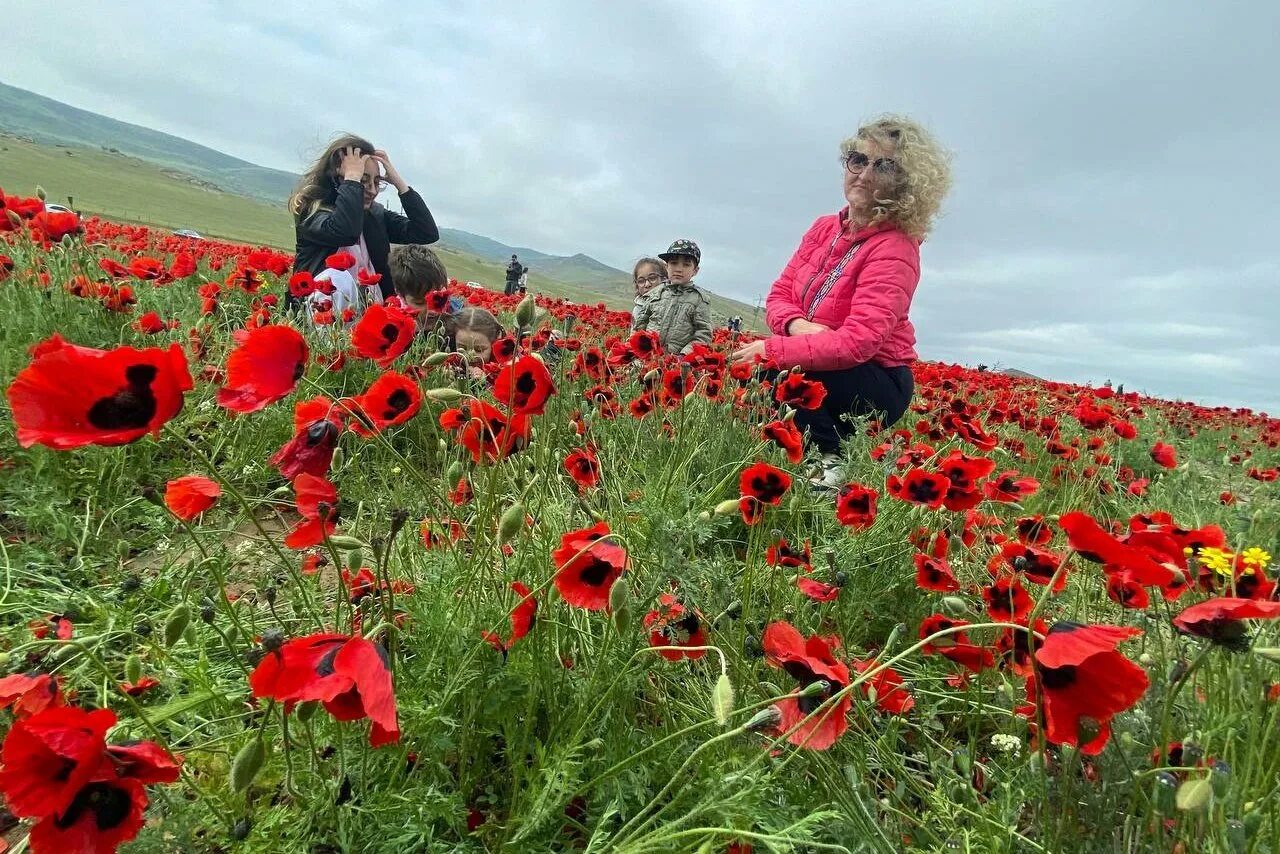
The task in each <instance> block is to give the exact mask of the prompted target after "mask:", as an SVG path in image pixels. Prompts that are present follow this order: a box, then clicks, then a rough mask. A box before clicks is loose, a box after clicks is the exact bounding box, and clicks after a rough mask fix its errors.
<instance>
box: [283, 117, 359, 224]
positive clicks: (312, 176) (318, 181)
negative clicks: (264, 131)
mask: <svg viewBox="0 0 1280 854" xmlns="http://www.w3.org/2000/svg"><path fill="white" fill-rule="evenodd" d="M344 148H358V149H360V151H361V153H363V154H373V143H371V142H369V140H367V139H365V138H363V137H359V136H356V135H355V134H353V133H344V134H342V135H341V136H339V137H337V138H336V139H334V140H333V142H331V143H329V145H328V147H326V148H325V150H324V153H323V154H321V155H320V157H319V159H317V160H316V162H315V163H313V164H312V165H311V168H310V169H308V170H307V171H306V172H304V173H302V178H301V179H299V180H298V187H297V189H295V190H294V191H293V195H292V196H290V197H289V213H291V214H293V215H294V217H295V218H296V219H306V218H307V217H309V216H311V215H312V214H313V213H315V212H316V211H318V210H320V209H321V208H323V207H327V206H329V205H332V204H333V200H334V198H335V197H336V196H337V195H338V188H337V185H336V184H335V183H334V178H337V177H339V175H338V165H339V164H340V163H341V162H342V156H341V155H340V154H339V153H338V152H340V151H342V149H344Z"/></svg>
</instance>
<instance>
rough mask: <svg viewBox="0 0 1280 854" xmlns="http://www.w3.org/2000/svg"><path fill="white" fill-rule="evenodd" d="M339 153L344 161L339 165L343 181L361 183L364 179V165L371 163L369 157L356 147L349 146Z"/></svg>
mask: <svg viewBox="0 0 1280 854" xmlns="http://www.w3.org/2000/svg"><path fill="white" fill-rule="evenodd" d="M339 153H340V154H341V155H342V160H341V161H340V162H339V163H338V171H339V172H340V173H341V174H342V177H343V180H346V181H359V180H360V179H361V178H363V177H364V165H365V163H367V162H368V161H369V155H368V154H365V153H363V152H362V151H361V150H360V149H359V148H356V147H355V146H348V147H347V148H344V149H342V150H341V151H340V152H339Z"/></svg>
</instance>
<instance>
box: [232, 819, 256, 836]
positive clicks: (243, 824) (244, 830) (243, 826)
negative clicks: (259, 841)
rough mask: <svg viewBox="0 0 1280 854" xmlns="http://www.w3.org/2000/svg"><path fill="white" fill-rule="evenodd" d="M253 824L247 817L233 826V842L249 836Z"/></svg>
mask: <svg viewBox="0 0 1280 854" xmlns="http://www.w3.org/2000/svg"><path fill="white" fill-rule="evenodd" d="M252 827H253V824H252V823H251V822H250V821H249V819H247V818H242V819H240V820H239V821H237V822H236V823H235V826H234V827H232V828H231V839H232V841H233V842H241V841H243V840H245V839H248V838H249V830H250V829H251V828H252Z"/></svg>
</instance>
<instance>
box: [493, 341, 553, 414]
mask: <svg viewBox="0 0 1280 854" xmlns="http://www.w3.org/2000/svg"><path fill="white" fill-rule="evenodd" d="M555 393H556V386H555V383H554V382H552V380H551V372H550V371H548V370H547V366H546V365H545V364H543V362H542V360H541V359H539V358H538V357H537V356H528V355H526V356H521V357H520V358H519V359H517V360H516V361H514V362H512V363H511V364H509V365H507V366H506V367H504V368H503V369H502V370H501V371H499V372H498V376H497V377H496V378H495V379H494V382H493V397H494V399H495V400H497V401H498V402H499V403H501V404H503V405H505V406H506V407H508V408H509V409H510V410H511V411H512V412H514V413H516V414H517V415H541V414H542V413H543V412H544V411H545V410H546V407H547V400H548V398H550V397H551V395H553V394H555Z"/></svg>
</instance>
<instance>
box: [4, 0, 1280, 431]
mask: <svg viewBox="0 0 1280 854" xmlns="http://www.w3.org/2000/svg"><path fill="white" fill-rule="evenodd" d="M404 5H407V4H393V3H390V2H376V1H375V0H371V2H366V3H364V4H361V5H359V6H356V7H347V6H334V7H325V8H318V7H317V5H316V4H299V3H293V2H276V3H273V4H267V5H264V4H257V3H249V2H245V1H244V0H237V2H225V3H216V2H202V3H199V2H198V3H192V4H186V5H184V6H182V7H176V6H174V5H172V4H159V3H151V2H138V3H128V4H117V5H116V6H113V7H112V8H111V9H110V10H106V9H104V8H103V7H101V5H100V4H97V3H92V2H88V0H75V2H61V3H57V4H48V3H38V2H34V0H16V2H14V0H10V2H9V3H6V4H5V8H4V9H3V10H0V19H4V20H0V23H4V24H5V25H6V27H5V28H6V30H10V31H15V30H16V31H18V32H21V33H23V37H22V38H20V39H17V40H14V41H13V42H12V43H11V44H10V45H9V46H7V48H6V62H5V66H6V69H5V72H4V78H5V80H6V82H10V83H12V84H14V85H18V86H23V87H26V88H30V89H33V90H34V91H37V92H41V93H43V94H47V95H49V96H51V97H55V98H60V99H63V100H66V101H68V102H70V103H73V104H75V105H77V106H82V107H85V108H87V109H92V110H97V111H100V112H103V113H106V114H108V115H112V116H115V117H118V118H122V119H125V120H128V121H135V122H138V123H140V124H145V125H148V126H151V127H156V128H158V129H161V130H165V131H168V132H170V133H175V134H178V135H181V136H185V137H188V138H191V139H194V140H196V141H199V142H203V143H205V144H208V145H211V146H213V147H215V148H219V149H221V150H223V151H227V152H229V153H232V154H235V155H238V156H241V157H244V158H246V159H249V160H253V161H255V162H260V163H264V164H266V165H271V166H277V167H280V168H288V169H295V170H296V169H299V168H301V166H302V164H303V163H304V162H305V159H306V157H307V156H308V155H309V154H311V153H312V152H313V151H314V149H315V148H316V147H317V146H318V145H319V144H320V143H321V142H322V141H323V140H324V139H325V138H326V137H328V136H329V135H331V134H332V133H333V132H334V131H336V130H338V129H342V128H352V129H357V130H359V131H361V132H363V133H365V134H367V135H368V136H370V137H371V138H373V139H374V141H375V142H377V143H378V144H380V145H383V146H385V147H386V148H387V149H388V150H389V151H390V152H391V153H392V155H393V156H394V157H395V158H396V159H397V161H399V164H400V166H401V168H402V171H404V172H405V173H406V174H407V175H408V176H409V178H410V180H411V181H413V182H414V183H415V184H416V185H417V186H419V187H420V188H421V189H422V190H423V191H424V194H425V195H426V196H427V198H428V201H429V202H430V203H431V205H432V207H433V209H434V210H436V211H437V212H438V214H439V218H440V219H441V221H442V222H445V223H446V224H449V225H453V226H456V227H459V228H466V229H469V230H472V231H477V232H480V233H483V234H488V235H491V236H494V237H497V238H499V239H501V240H504V241H507V242H510V243H513V244H521V245H528V246H536V247H538V248H540V249H544V250H546V251H552V252H576V251H585V252H587V253H589V254H592V255H595V256H597V257H600V258H601V259H602V260H605V261H608V262H610V263H613V264H615V265H617V266H626V265H627V264H628V263H629V262H630V261H631V260H632V259H634V258H635V257H636V256H638V255H640V254H642V253H648V252H652V251H654V250H655V249H659V248H661V247H663V246H665V245H666V244H667V243H668V242H669V241H670V240H671V239H673V238H675V237H677V236H688V237H692V238H694V239H696V240H698V241H699V242H700V243H701V244H702V245H703V248H704V252H705V256H706V262H705V264H704V268H703V274H702V276H701V281H703V282H704V283H705V284H707V285H708V286H710V287H712V288H713V289H715V290H717V291H720V292H722V293H726V294H730V295H733V296H737V297H739V298H742V299H744V300H748V301H752V302H754V301H755V299H756V298H757V297H758V296H762V295H763V294H764V293H765V292H766V291H767V289H768V286H769V284H770V283H771V281H772V279H773V278H774V276H775V275H776V274H777V271H778V270H779V269H781V267H782V266H783V264H784V263H785V261H786V259H787V257H788V256H789V254H790V252H791V251H792V249H793V248H794V246H795V244H796V242H797V241H798V240H799V237H800V235H801V234H802V233H803V231H804V229H805V227H806V226H808V224H809V223H810V222H811V221H812V220H813V218H814V217H816V216H818V215H819V214H821V213H825V212H830V211H833V210H835V209H836V208H837V207H838V206H839V205H840V203H841V198H840V188H839V180H840V176H839V171H838V165H837V163H836V148H837V145H838V143H839V140H840V139H841V138H842V137H844V136H846V135H848V134H849V133H850V132H851V131H852V130H853V129H854V127H856V125H857V123H858V121H859V120H860V119H861V118H864V117H866V116H868V115H870V114H873V113H876V112H879V111H881V110H886V109H891V110H894V111H901V112H907V113H909V114H912V115H915V116H917V117H918V118H920V119H921V120H923V121H925V122H926V123H927V124H929V125H930V126H931V127H933V128H934V130H935V131H936V132H937V134H938V135H939V136H940V137H941V138H942V139H943V140H944V141H945V142H946V143H947V144H948V145H949V146H950V147H951V148H953V149H954V151H955V152H956V161H955V169H956V182H955V191H954V193H953V195H952V197H951V198H950V199H949V201H948V204H947V208H946V216H945V217H944V218H943V219H942V220H941V222H940V223H939V226H938V228H937V230H936V232H935V233H934V234H933V235H932V236H931V237H930V239H929V240H928V241H927V242H926V244H925V246H924V251H923V254H924V260H925V265H926V269H925V275H924V278H923V279H922V282H921V286H920V290H919V292H918V295H917V297H916V304H915V307H914V308H913V320H915V321H916V325H917V328H918V330H919V338H920V348H921V351H922V353H923V354H924V355H925V356H927V357H929V358H936V359H941V360H946V361H961V362H966V363H970V364H972V363H975V362H978V361H983V362H988V363H995V362H1000V363H1002V364H1005V365H1009V366H1016V367H1020V368H1023V369H1025V370H1030V371H1033V372H1037V373H1041V374H1044V375H1048V376H1051V377H1053V378H1056V379H1063V380H1077V381H1094V382H1099V381H1101V380H1102V379H1105V378H1107V377H1110V378H1112V379H1113V380H1115V381H1117V382H1125V383H1126V384H1127V385H1128V386H1130V387H1134V388H1143V389H1146V390H1148V391H1150V392H1152V393H1155V394H1161V395H1164V396H1170V397H1177V396H1183V397H1193V398H1195V399H1198V400H1203V401H1205V402H1208V403H1227V404H1231V405H1252V406H1254V407H1257V408H1269V409H1270V410H1272V411H1276V410H1280V392H1277V390H1276V389H1275V387H1274V383H1273V382H1272V378H1271V370H1270V367H1269V366H1270V365H1271V364H1273V363H1274V361H1275V356H1276V352H1275V345H1274V344H1272V343H1271V342H1273V341H1274V340H1275V330H1276V329H1277V328H1278V326H1280V301H1277V300H1275V299H1274V298H1272V297H1271V292H1272V291H1273V290H1274V287H1275V285H1276V283H1277V278H1278V276H1277V273H1280V251H1277V250H1276V249H1275V245H1276V240H1275V234H1276V233H1277V232H1280V209H1278V208H1277V206H1276V204H1275V199H1276V197H1277V193H1278V192H1280V167H1277V166H1276V165H1275V163H1274V156H1273V153H1272V149H1273V147H1274V140H1275V139H1276V138H1277V137H1278V136H1280V115H1278V114H1277V112H1276V111H1275V110H1268V109H1264V107H1263V105H1265V104H1266V103H1270V102H1271V101H1272V100H1273V99H1274V92H1273V91H1272V87H1273V82H1274V80H1275V79H1277V78H1278V77H1280V60H1278V59H1277V58H1276V51H1275V47H1274V34H1275V33H1276V32H1277V31H1280V7H1277V6H1276V5H1275V4H1273V3H1268V2H1261V0H1260V2H1254V3H1239V4H1236V3H1224V4H1193V3H1190V2H1178V1H1177V0H1175V2H1170V3H1162V4H1157V5H1151V4H1124V3H1121V4H1109V3H1102V2H1096V0H1095V1H1094V2H1075V3H1071V4H1066V3H1062V4H1048V3H1025V2H998V3H987V4H981V5H980V6H976V7H975V6H973V5H972V4H947V3H914V4H911V5H910V6H908V7H903V6H901V5H898V6H892V7H887V6H882V7H864V6H863V5H861V4H859V5H850V4H846V3H834V2H831V3H807V4H804V5H803V6H801V7H800V8H784V7H782V6H780V5H779V4H776V3H764V2H757V0H718V2H704V3H697V4H687V3H678V2H662V3H656V4H649V5H642V4H580V3H572V2H536V3H528V4H521V5H519V6H518V7H512V8H507V7H495V6H494V5H493V4H475V3H462V2H442V3H436V4H431V5H430V7H423V8H421V9H413V8H401V7H402V6H404ZM8 19H11V20H8ZM15 22H20V23H19V24H18V25H17V26H9V25H10V24H11V23H15Z"/></svg>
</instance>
